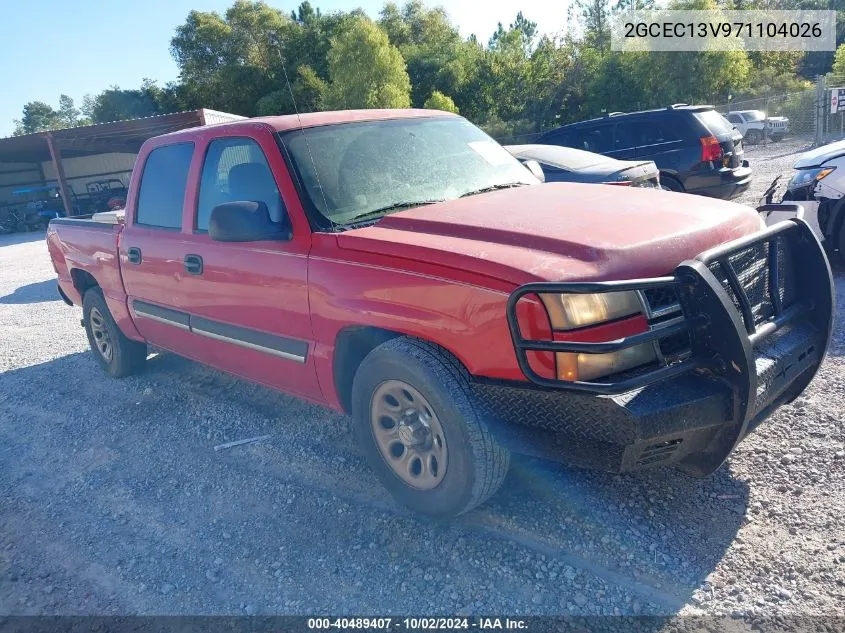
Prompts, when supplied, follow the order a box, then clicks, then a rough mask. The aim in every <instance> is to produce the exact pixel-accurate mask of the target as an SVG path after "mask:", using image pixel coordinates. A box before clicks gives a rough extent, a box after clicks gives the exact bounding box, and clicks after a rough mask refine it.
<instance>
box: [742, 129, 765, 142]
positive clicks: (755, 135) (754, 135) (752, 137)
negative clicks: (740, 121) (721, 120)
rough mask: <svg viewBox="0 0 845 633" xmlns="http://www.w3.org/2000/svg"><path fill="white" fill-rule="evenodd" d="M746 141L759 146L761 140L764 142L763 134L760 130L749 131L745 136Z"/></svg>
mask: <svg viewBox="0 0 845 633" xmlns="http://www.w3.org/2000/svg"><path fill="white" fill-rule="evenodd" d="M745 140H746V141H748V142H749V143H750V144H751V145H757V144H758V143H759V142H760V141H761V140H763V134H762V133H761V132H760V130H748V133H747V134H746V135H745Z"/></svg>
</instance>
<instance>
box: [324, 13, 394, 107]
mask: <svg viewBox="0 0 845 633" xmlns="http://www.w3.org/2000/svg"><path fill="white" fill-rule="evenodd" d="M329 78H330V84H329V88H328V91H327V94H326V105H327V106H328V107H329V108H332V109H339V110H343V109H351V108H407V107H409V106H410V105H411V97H410V95H411V81H410V79H409V78H408V72H407V70H406V66H405V60H404V59H403V58H402V53H400V52H399V49H398V48H396V47H395V46H393V44H391V43H390V41H389V40H388V37H387V34H386V33H385V32H384V31H383V30H382V29H381V28H380V27H379V26H378V25H377V24H376V23H375V22H373V21H371V20H369V19H367V18H363V17H358V18H355V19H354V20H353V21H352V22H351V23H350V24H349V25H348V27H347V28H346V29H344V30H343V31H342V32H341V33H340V34H339V35H338V36H337V37H335V38H334V39H332V46H331V49H330V50H329Z"/></svg>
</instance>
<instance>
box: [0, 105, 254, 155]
mask: <svg viewBox="0 0 845 633" xmlns="http://www.w3.org/2000/svg"><path fill="white" fill-rule="evenodd" d="M227 118H228V119H230V120H231V119H239V118H242V117H238V116H236V115H230V114H226V113H222V112H215V111H214V110H208V109H206V108H201V109H199V110H188V111H186V112H177V113H175V114H161V115H157V116H150V117H145V118H142V119H130V120H128V121H114V122H112V123H99V124H96V125H86V126H82V127H73V128H67V129H64V130H54V131H52V132H37V133H35V134H26V135H24V136H10V137H8V138H0V163H37V162H42V161H48V160H50V158H51V157H50V149H49V147H48V146H47V136H48V135H52V137H53V141H54V142H55V144H56V146H57V147H58V149H59V150H60V151H61V153H62V158H72V157H75V156H91V155H93V154H105V153H109V152H129V153H137V152H138V150H140V149H141V145H142V144H143V143H144V141H146V140H147V139H148V138H151V137H153V136H158V135H159V134H166V133H167V132H175V131H176V130H183V129H185V128H191V127H197V126H200V125H206V123H209V122H218V121H220V120H225V119H227ZM209 119H210V120H209Z"/></svg>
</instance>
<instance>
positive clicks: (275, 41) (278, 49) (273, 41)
mask: <svg viewBox="0 0 845 633" xmlns="http://www.w3.org/2000/svg"><path fill="white" fill-rule="evenodd" d="M267 36H268V39H269V40H270V44H271V45H272V46H274V47H275V48H276V52H277V53H278V54H279V61H280V62H281V64H282V73H284V75H285V83H286V84H287V87H288V94H290V101H291V103H292V104H293V111H294V113H295V114H296V121H297V123H299V131H300V132H301V133H302V138H303V139H305V149H307V150H308V158H309V159H310V160H311V166H312V167H313V168H314V178H316V179H317V186H318V187H319V188H320V196H321V197H322V198H323V208H324V209H325V210H326V218H327V219H328V221H329V224H330V225H331V227H332V228H333V229H336V228H337V225H336V224H335V222H334V220H332V218H331V216H330V215H328V211H329V203H328V201H327V200H326V192H325V191H323V185H322V183H321V182H320V174H319V172H318V171H317V163H316V161H315V160H314V154H312V153H311V145H310V144H309V143H308V135H307V134H306V133H305V126H304V125H302V118H301V117H300V116H299V108H297V107H296V98H295V97H294V96H293V88H292V87H291V85H290V79H289V78H288V70H287V68H285V58H284V57H283V56H282V44H281V42H280V41H279V36H278V35H277V34H276V33H274V32H273V31H270V32H269V33H268V34H267Z"/></svg>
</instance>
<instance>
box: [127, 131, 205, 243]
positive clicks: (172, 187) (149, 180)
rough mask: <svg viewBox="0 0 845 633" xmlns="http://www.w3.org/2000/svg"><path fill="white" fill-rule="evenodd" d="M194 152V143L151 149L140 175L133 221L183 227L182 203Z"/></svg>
mask: <svg viewBox="0 0 845 633" xmlns="http://www.w3.org/2000/svg"><path fill="white" fill-rule="evenodd" d="M193 154H194V144H193V143H177V144H175V145H164V146H162V147H157V148H156V149H154V150H153V151H151V152H150V154H149V156H147V162H146V163H145V164H144V171H143V172H142V174H141V188H140V191H139V192H138V205H137V211H136V214H135V224H142V225H144V226H151V227H157V228H163V229H180V228H182V206H183V205H184V204H185V189H186V187H187V185H188V169H189V168H190V166H191V157H192V156H193Z"/></svg>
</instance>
